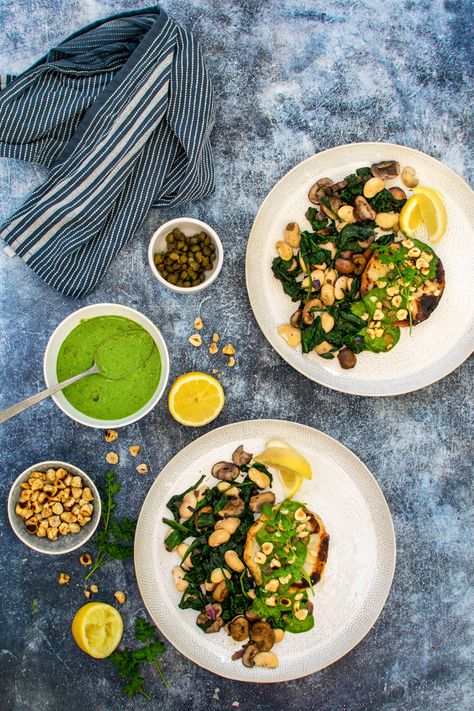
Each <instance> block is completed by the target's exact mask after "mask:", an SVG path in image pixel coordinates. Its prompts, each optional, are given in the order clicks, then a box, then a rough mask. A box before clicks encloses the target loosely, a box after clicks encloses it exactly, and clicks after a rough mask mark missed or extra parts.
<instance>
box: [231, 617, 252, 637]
mask: <svg viewBox="0 0 474 711" xmlns="http://www.w3.org/2000/svg"><path fill="white" fill-rule="evenodd" d="M249 629H250V625H249V621H248V620H247V619H246V618H245V617H244V616H243V615H237V617H234V619H233V620H232V621H231V622H229V635H230V636H231V637H232V639H235V641H236V642H243V640H244V639H247V637H248V636H249Z"/></svg>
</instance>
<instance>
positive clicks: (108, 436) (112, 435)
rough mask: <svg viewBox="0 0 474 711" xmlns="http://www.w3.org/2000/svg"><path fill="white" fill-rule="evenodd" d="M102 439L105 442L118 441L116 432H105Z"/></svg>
mask: <svg viewBox="0 0 474 711" xmlns="http://www.w3.org/2000/svg"><path fill="white" fill-rule="evenodd" d="M104 439H105V441H106V442H115V440H116V439H118V432H117V430H105V434H104Z"/></svg>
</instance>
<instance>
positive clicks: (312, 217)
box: [305, 207, 329, 232]
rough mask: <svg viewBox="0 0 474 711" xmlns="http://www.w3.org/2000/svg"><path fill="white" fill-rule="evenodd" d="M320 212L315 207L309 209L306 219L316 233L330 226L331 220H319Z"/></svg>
mask: <svg viewBox="0 0 474 711" xmlns="http://www.w3.org/2000/svg"><path fill="white" fill-rule="evenodd" d="M318 212H319V210H317V209H316V208H315V207H308V209H307V210H306V215H305V217H306V219H307V220H308V222H309V224H310V225H311V227H312V228H313V230H314V231H315V232H316V231H317V230H322V229H324V228H325V227H327V226H328V222H329V220H326V219H325V220H317V219H316V215H317V214H318Z"/></svg>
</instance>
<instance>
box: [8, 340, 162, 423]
mask: <svg viewBox="0 0 474 711" xmlns="http://www.w3.org/2000/svg"><path fill="white" fill-rule="evenodd" d="M135 333H137V331H136V330H130V331H126V332H125V333H123V336H124V337H127V336H129V335H131V334H135ZM140 333H141V332H140ZM147 335H149V334H147ZM119 336H120V337H121V336H122V334H115V335H113V336H109V337H108V338H106V339H105V340H103V341H102V342H101V343H99V345H98V346H97V348H96V349H95V352H94V365H93V366H92V368H89V370H85V371H84V372H83V373H79V375H74V376H73V377H72V378H68V379H67V380H63V381H62V383H58V384H57V385H53V386H51V387H50V388H48V389H47V390H43V391H42V392H40V393H38V394H37V395H33V396H32V397H27V398H26V400H22V401H21V402H17V403H16V405H11V406H10V407H7V408H6V409H5V410H0V425H1V424H2V423H3V422H6V421H7V420H10V419H11V418H12V417H15V415H19V414H20V412H23V410H27V409H28V408H29V407H31V406H32V405H36V403H37V402H41V400H45V399H46V398H47V397H50V395H54V394H55V393H57V392H59V391H60V390H62V389H63V388H67V387H68V385H72V384H73V383H76V382H77V381H78V380H81V379H82V378H86V377H87V376H88V375H101V370H100V368H99V366H98V365H97V362H96V357H97V351H98V350H99V349H100V348H101V347H102V346H103V345H104V343H107V341H111V340H112V339H117V337H119ZM150 339H151V341H152V345H151V349H150V352H149V353H148V355H147V356H146V358H144V359H143V360H142V361H141V362H140V363H139V365H137V366H136V367H135V368H133V370H129V371H128V372H126V373H125V374H124V375H121V376H120V377H115V378H111V377H110V376H108V377H107V380H123V378H126V377H128V376H129V375H131V374H132V373H135V372H136V371H137V370H139V369H140V368H141V367H142V366H143V365H144V364H145V363H146V361H147V360H148V358H149V357H150V356H151V354H152V352H153V349H154V346H155V342H154V341H153V339H152V338H151V336H150ZM104 377H105V376H104Z"/></svg>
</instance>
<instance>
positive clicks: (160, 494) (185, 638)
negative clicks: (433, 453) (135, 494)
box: [134, 420, 396, 683]
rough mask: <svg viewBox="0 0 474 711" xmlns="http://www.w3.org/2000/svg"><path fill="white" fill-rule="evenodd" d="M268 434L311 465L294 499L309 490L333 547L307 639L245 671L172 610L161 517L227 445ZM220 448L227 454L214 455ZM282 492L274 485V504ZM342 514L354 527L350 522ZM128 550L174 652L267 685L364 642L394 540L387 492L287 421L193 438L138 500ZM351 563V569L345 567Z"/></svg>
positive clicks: (389, 570) (380, 600)
mask: <svg viewBox="0 0 474 711" xmlns="http://www.w3.org/2000/svg"><path fill="white" fill-rule="evenodd" d="M274 437H279V438H283V439H286V440H288V441H290V442H291V443H292V444H293V445H294V446H295V447H296V448H297V449H299V450H300V451H302V453H304V454H305V455H306V456H310V457H311V459H313V463H312V464H313V471H315V474H314V477H313V481H312V482H305V484H304V486H303V488H302V491H301V492H300V494H299V495H298V496H300V495H301V493H302V492H303V489H304V487H305V486H306V492H305V494H304V497H302V498H301V500H305V501H307V503H308V505H309V506H310V507H313V509H314V510H316V511H317V512H318V513H319V514H320V515H321V516H322V518H323V521H324V523H325V525H326V527H327V529H328V532H329V534H330V536H331V542H330V546H329V557H328V564H327V567H326V571H325V573H324V575H323V578H322V580H321V582H320V583H319V584H318V585H317V586H316V588H315V591H316V598H315V601H314V602H315V620H316V624H315V628H314V629H313V630H311V631H310V632H309V633H308V632H307V633H305V634H303V635H286V636H285V640H284V641H283V642H282V643H280V644H279V645H277V647H275V651H276V653H277V655H278V658H279V662H280V663H279V667H278V668H277V669H259V668H252V669H249V668H246V667H244V666H243V664H242V663H241V661H236V662H232V661H231V659H230V657H231V654H232V652H233V651H235V650H236V649H238V648H239V647H240V644H238V643H235V642H233V641H232V640H231V639H230V638H229V637H228V636H227V635H226V634H225V633H224V632H223V631H221V632H219V633H218V634H213V635H205V634H203V633H202V631H201V630H200V629H199V628H198V627H197V626H196V625H195V617H196V614H197V613H196V612H195V611H192V610H180V609H179V608H178V602H179V599H180V596H181V593H178V592H177V591H176V590H175V589H174V585H173V582H172V576H171V571H172V568H173V567H174V566H175V565H176V564H177V563H178V561H179V559H178V557H177V555H176V554H170V553H168V552H166V550H165V548H164V545H163V538H164V535H165V533H166V531H167V530H168V529H167V527H166V526H165V524H163V523H162V521H161V519H162V517H163V516H167V515H168V516H169V511H168V510H167V509H166V501H168V499H169V498H170V497H171V496H173V495H174V494H176V493H179V492H180V491H183V490H184V489H186V488H188V487H189V486H191V485H192V484H193V483H194V482H195V481H196V480H197V479H198V477H199V474H200V472H201V471H202V472H206V473H208V472H209V467H210V465H211V463H213V462H215V461H218V459H220V458H222V456H223V455H225V454H227V458H229V457H230V455H231V453H232V451H233V447H235V446H237V445H238V444H240V443H246V444H245V446H246V447H247V444H248V443H252V442H253V444H256V443H257V441H258V445H259V446H261V447H262V448H263V446H264V444H265V442H266V441H267V440H268V439H270V438H274ZM219 448H220V449H221V450H222V448H225V449H224V451H220V452H219V451H218V450H219ZM256 451H258V450H256ZM311 459H310V461H311ZM314 462H316V465H315V464H314ZM200 463H201V464H200ZM314 467H316V468H314ZM323 469H324V470H325V473H324V475H323ZM328 474H329V478H328ZM212 481H214V480H212ZM278 486H279V485H278V483H277V482H274V487H273V488H274V489H275V490H276V492H277V500H280V499H281V498H282V494H280V495H278V491H277V489H278ZM346 492H347V494H346ZM311 499H312V500H311ZM324 500H326V502H330V505H329V506H328V505H327V503H326V509H327V510H324V509H325V506H324ZM321 509H323V510H321ZM339 510H340V511H339ZM347 512H349V514H347ZM347 515H348V516H349V519H350V521H347V522H346V516H347ZM338 516H339V519H340V520H339V521H338V522H337V525H336V519H337V517H338ZM331 519H334V522H333V521H332V520H331ZM336 529H338V530H336ZM134 553H135V572H136V577H137V582H138V587H139V590H140V593H141V596H142V598H143V601H144V603H145V606H146V608H147V610H148V612H149V614H150V615H151V617H152V619H153V620H154V622H155V624H156V625H157V627H158V628H159V629H160V631H161V632H162V634H163V635H164V636H165V637H166V638H167V639H168V640H169V642H170V643H171V644H172V645H173V646H174V647H176V649H178V650H179V651H180V652H181V653H182V654H184V655H185V656H186V657H188V658H189V659H190V660H192V661H193V662H195V663H196V664H198V665H199V666H201V667H203V668H205V669H208V670H209V671H211V672H214V673H215V674H218V675H220V676H223V677H226V678H229V679H236V680H239V681H246V682H259V683H271V682H282V681H289V680H291V679H296V678H300V677H303V676H307V675H309V674H313V673H314V672H317V671H319V670H320V669H323V668H324V667H326V666H328V665H330V664H332V663H334V662H335V661H337V660H338V659H340V658H341V657H342V656H344V655H345V654H347V653H348V652H349V651H350V650H351V649H353V647H355V646H356V645H357V644H358V643H359V642H360V641H361V640H362V639H363V638H364V637H365V636H366V634H367V633H368V632H369V630H370V629H371V628H372V626H373V625H374V623H375V622H376V620H377V618H378V617H379V615H380V613H381V611H382V608H383V606H384V604H385V602H386V599H387V596H388V594H389V591H390V588H391V584H392V580H393V575H394V571H395V559H396V542H395V533H394V528H393V522H392V518H391V515H390V511H389V508H388V506H387V502H386V501H385V498H384V495H383V493H382V491H381V489H380V487H379V485H378V484H377V482H376V480H375V479H374V477H373V476H372V474H371V473H370V471H369V470H368V469H367V467H366V466H365V465H364V464H363V463H362V462H361V460H360V459H358V457H356V455H355V454H354V453H353V452H351V451H350V450H349V449H347V448H346V447H345V446H344V445H342V444H340V443H339V442H338V441H337V440H335V439H333V438H332V437H329V436H328V435H326V434H324V433H322V432H320V431H318V430H315V429H313V428H311V427H308V426H306V425H301V424H298V423H295V422H289V421H285V420H250V421H246V422H237V423H235V424H230V425H225V426H223V427H220V428H217V429H215V430H213V431H212V432H209V433H207V434H205V435H203V436H202V437H199V438H198V439H197V440H195V441H194V442H192V443H191V444H189V445H188V446H187V447H185V448H184V449H182V450H181V451H180V452H178V454H176V455H175V456H174V457H173V459H171V460H170V462H169V463H168V464H167V465H166V466H165V467H164V468H163V470H162V471H161V472H160V474H159V475H158V477H157V478H156V480H155V482H154V483H153V485H152V486H151V488H150V491H149V492H148V495H147V497H146V499H145V501H144V503H143V506H142V509H141V512H140V516H139V519H138V523H137V530H136V535H135V552H134ZM352 560H354V563H353V565H354V566H355V569H354V570H355V572H354V571H353V570H349V568H350V565H351V561H352ZM346 568H347V570H345V569H346ZM232 645H233V646H232Z"/></svg>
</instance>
